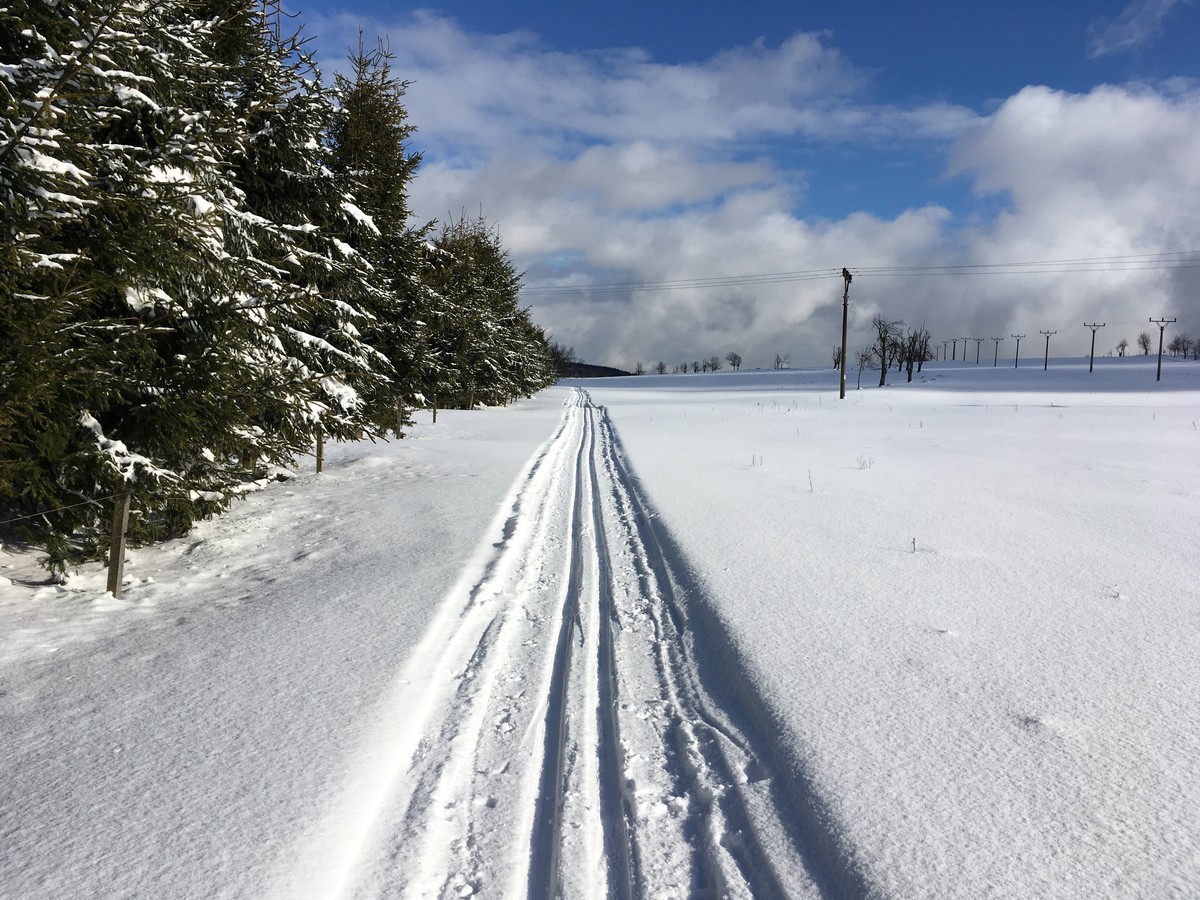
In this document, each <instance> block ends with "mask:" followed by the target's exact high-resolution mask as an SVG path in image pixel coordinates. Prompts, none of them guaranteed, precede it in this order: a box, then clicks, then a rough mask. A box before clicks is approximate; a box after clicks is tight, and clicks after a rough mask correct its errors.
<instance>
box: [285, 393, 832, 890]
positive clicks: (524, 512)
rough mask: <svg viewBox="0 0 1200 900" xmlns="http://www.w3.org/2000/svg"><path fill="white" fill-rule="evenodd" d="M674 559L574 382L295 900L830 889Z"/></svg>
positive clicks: (316, 841)
mask: <svg viewBox="0 0 1200 900" xmlns="http://www.w3.org/2000/svg"><path fill="white" fill-rule="evenodd" d="M670 555H671V554H668V553H665V552H664V549H663V547H662V546H661V545H660V543H659V541H658V539H657V537H656V536H655V531H654V529H653V528H652V527H650V524H649V519H648V516H647V513H646V507H645V505H644V503H643V501H642V500H641V498H640V497H639V496H638V494H637V492H636V490H635V485H634V480H633V478H632V477H631V476H630V474H629V471H628V469H627V468H626V466H625V464H624V461H623V459H622V455H621V453H620V449H619V444H618V442H617V440H616V438H615V434H614V431H613V428H612V425H611V423H610V422H609V420H608V417H607V415H606V413H605V412H604V410H603V409H601V408H599V407H597V406H595V405H594V404H593V403H592V401H591V398H590V396H589V395H588V394H587V393H586V392H585V391H583V390H581V389H575V390H573V392H572V393H571V395H570V396H569V398H568V399H567V401H566V403H565V410H564V414H563V418H562V420H561V422H560V425H559V426H558V428H557V429H556V431H555V433H554V434H553V435H552V437H551V438H550V439H549V440H548V441H547V443H546V444H544V445H543V446H542V447H541V448H540V449H539V450H538V452H537V453H536V454H535V456H534V458H533V459H532V460H531V461H530V463H529V464H528V465H527V467H526V470H525V472H524V474H523V475H522V476H521V477H520V478H519V479H518V482H517V485H516V486H515V487H514V489H513V491H512V493H511V494H510V498H509V500H508V501H506V504H505V507H504V510H503V512H502V513H501V514H500V515H499V516H498V518H497V520H496V522H495V524H494V525H493V537H492V538H489V540H488V541H487V543H486V544H485V546H484V547H483V548H482V549H481V551H480V554H479V555H478V556H477V558H476V560H475V562H474V563H473V564H472V565H471V566H470V567H469V568H468V570H467V571H465V572H464V573H463V575H462V577H461V579H460V583H459V586H458V588H456V589H455V591H454V592H453V593H452V594H451V596H450V597H448V598H447V600H446V601H445V602H444V604H443V608H442V610H441V612H440V613H439V615H438V617H437V619H436V620H435V622H434V624H433V626H432V627H431V628H430V630H429V632H428V633H427V634H426V635H425V637H424V639H423V640H422V643H421V645H420V646H419V647H418V649H417V650H416V651H415V653H414V654H413V656H412V657H411V658H410V659H409V661H408V663H407V664H406V666H405V671H404V674H403V677H402V678H401V679H400V682H399V684H398V686H397V689H396V691H395V694H394V696H393V697H392V698H391V699H390V700H389V701H388V709H387V710H384V711H383V712H382V716H381V721H382V722H383V723H384V724H383V725H381V728H380V730H379V732H378V733H377V735H376V736H375V737H374V738H373V739H372V741H371V744H370V746H369V747H368V748H367V751H366V752H365V753H364V755H363V757H362V760H361V761H360V763H359V765H358V771H357V772H356V774H355V780H354V783H352V784H350V785H348V786H347V788H346V789H345V791H344V792H343V799H342V802H341V803H340V805H339V807H338V808H336V809H333V810H330V811H329V813H328V815H327V816H326V817H325V819H324V821H323V822H321V823H318V825H317V826H316V827H315V828H314V829H313V832H312V835H311V841H310V844H311V852H310V853H309V854H307V858H309V859H310V860H311V862H310V865H311V866H312V867H313V871H324V872H326V873H327V874H326V875H325V876H324V877H323V878H317V879H315V880H314V879H313V877H312V875H313V872H312V871H310V872H308V873H304V874H301V875H298V874H297V873H295V872H293V873H292V874H291V877H289V878H288V879H287V882H288V883H286V884H281V885H280V894H281V895H282V894H290V895H293V896H294V895H296V894H297V893H300V894H303V895H309V896H315V895H317V894H321V895H342V896H351V897H377V896H414V897H415V896H439V897H466V896H473V895H483V896H492V897H502V896H530V897H535V898H543V897H544V898H553V897H559V896H562V897H570V898H577V897H578V898H609V897H611V898H631V897H650V896H654V897H661V896H700V897H718V896H722V897H724V896H729V897H749V896H756V897H784V896H820V894H821V892H820V891H819V890H818V889H817V887H816V881H815V880H814V877H813V875H812V873H810V872H809V871H808V869H807V867H806V864H805V861H804V859H803V857H802V855H801V853H799V852H797V850H796V844H797V842H798V840H799V837H800V836H797V835H794V834H792V833H791V832H790V830H789V826H787V825H785V824H784V823H785V821H786V819H787V817H786V816H783V815H781V814H780V812H779V810H778V804H777V802H776V798H775V795H773V794H772V792H771V790H770V781H771V779H770V777H769V776H770V770H769V762H768V761H767V760H765V759H760V758H758V756H756V754H755V752H754V751H753V749H752V748H751V746H750V742H749V741H748V740H747V738H746V737H745V736H744V735H743V734H741V733H740V732H739V731H738V730H737V728H735V727H734V725H732V724H731V723H730V721H729V720H728V717H727V716H725V715H724V714H723V713H722V711H721V710H720V708H719V707H718V706H717V705H716V704H715V703H714V701H713V700H712V698H711V697H710V696H709V695H708V694H707V693H706V692H705V691H704V689H703V686H702V684H701V679H700V674H699V669H698V666H697V663H696V660H695V658H694V654H695V652H696V650H695V641H696V636H695V635H694V634H692V633H690V631H689V609H688V605H687V600H688V598H687V597H686V596H685V593H686V590H685V589H684V588H683V587H682V586H681V582H680V581H679V579H678V577H677V576H676V574H675V573H674V572H673V568H672V562H671V559H669V556H670ZM721 638H722V636H721V635H712V634H710V635H707V636H706V637H705V640H706V641H707V642H710V643H711V641H713V640H718V641H719V640H720V639H721ZM730 674H731V676H732V675H733V673H730ZM768 755H772V754H768ZM330 872H332V873H335V874H332V875H331V874H328V873H330ZM823 880H826V881H827V880H828V879H823Z"/></svg>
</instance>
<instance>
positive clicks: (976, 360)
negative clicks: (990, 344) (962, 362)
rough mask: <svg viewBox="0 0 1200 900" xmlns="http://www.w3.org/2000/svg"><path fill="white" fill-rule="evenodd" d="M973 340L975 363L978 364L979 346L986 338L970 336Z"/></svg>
mask: <svg viewBox="0 0 1200 900" xmlns="http://www.w3.org/2000/svg"><path fill="white" fill-rule="evenodd" d="M971 340H973V341H974V342H975V365H979V347H980V345H982V344H983V342H984V341H986V340H987V338H971Z"/></svg>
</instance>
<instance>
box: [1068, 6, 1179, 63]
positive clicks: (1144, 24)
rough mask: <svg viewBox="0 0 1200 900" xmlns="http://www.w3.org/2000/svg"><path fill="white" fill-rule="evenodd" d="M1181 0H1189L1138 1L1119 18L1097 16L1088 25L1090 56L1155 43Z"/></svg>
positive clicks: (1105, 54) (1094, 56)
mask: <svg viewBox="0 0 1200 900" xmlns="http://www.w3.org/2000/svg"><path fill="white" fill-rule="evenodd" d="M1180 2H1186V0H1134V2H1132V3H1130V4H1129V5H1128V6H1127V7H1125V9H1124V10H1122V11H1121V14H1120V15H1119V16H1117V17H1116V18H1115V19H1107V18H1101V19H1097V20H1096V21H1094V22H1093V23H1092V24H1091V25H1090V26H1089V28H1088V55H1089V56H1091V57H1092V58H1093V59H1096V58H1098V57H1101V56H1107V55H1108V54H1110V53H1120V52H1122V51H1125V50H1134V49H1137V48H1138V47H1143V46H1145V45H1147V44H1149V43H1151V42H1153V41H1154V40H1155V39H1156V38H1158V37H1159V36H1160V35H1161V34H1162V31H1163V22H1164V21H1165V20H1166V18H1167V15H1168V14H1169V13H1170V12H1171V10H1172V9H1174V8H1175V7H1176V6H1179V5H1180Z"/></svg>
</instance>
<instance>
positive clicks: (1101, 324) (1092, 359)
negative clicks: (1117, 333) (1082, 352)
mask: <svg viewBox="0 0 1200 900" xmlns="http://www.w3.org/2000/svg"><path fill="white" fill-rule="evenodd" d="M1105 324H1106V323H1105V322H1093V323H1092V324H1091V325H1089V324H1088V323H1087V322H1084V323H1083V327H1084V328H1090V329H1092V352H1091V353H1089V354H1088V371H1089V372H1090V371H1092V366H1093V365H1094V364H1095V361H1096V332H1097V331H1098V330H1099V329H1101V328H1103V327H1104V326H1105Z"/></svg>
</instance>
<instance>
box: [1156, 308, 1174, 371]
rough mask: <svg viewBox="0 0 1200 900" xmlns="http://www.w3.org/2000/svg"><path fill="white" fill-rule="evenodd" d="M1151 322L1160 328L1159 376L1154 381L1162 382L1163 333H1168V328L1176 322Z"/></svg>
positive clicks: (1172, 320)
mask: <svg viewBox="0 0 1200 900" xmlns="http://www.w3.org/2000/svg"><path fill="white" fill-rule="evenodd" d="M1150 321H1151V322H1153V323H1154V324H1155V325H1157V326H1158V375H1156V376H1155V378H1154V380H1155V381H1162V344H1163V332H1164V331H1166V329H1167V326H1168V325H1170V324H1171V323H1172V322H1174V321H1175V320H1174V319H1151V320H1150Z"/></svg>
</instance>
